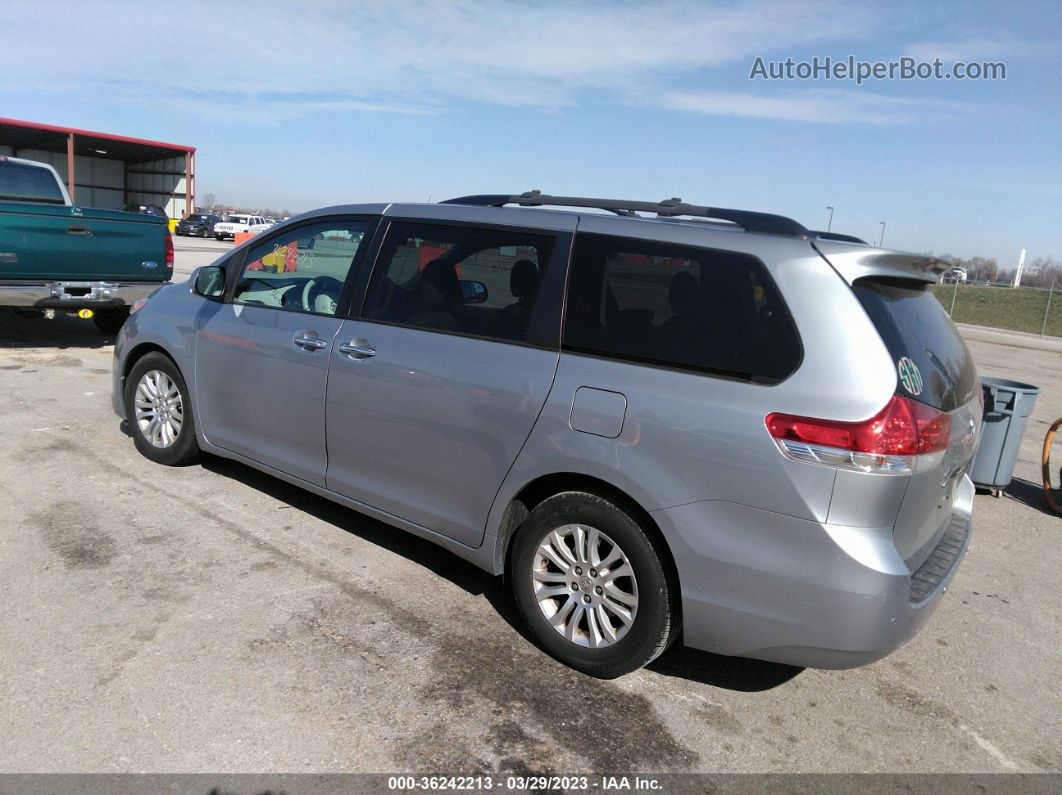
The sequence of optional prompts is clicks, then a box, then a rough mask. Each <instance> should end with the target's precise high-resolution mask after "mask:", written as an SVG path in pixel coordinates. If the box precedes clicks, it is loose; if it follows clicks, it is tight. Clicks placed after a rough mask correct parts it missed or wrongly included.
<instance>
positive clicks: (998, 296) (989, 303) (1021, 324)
mask: <svg viewBox="0 0 1062 795" xmlns="http://www.w3.org/2000/svg"><path fill="white" fill-rule="evenodd" d="M929 289H930V290H932V291H933V294H934V295H935V296H936V297H937V298H938V299H939V300H940V303H941V304H942V305H943V306H944V310H945V311H947V310H948V309H949V308H950V307H951V300H952V295H953V294H954V296H955V311H954V314H953V315H952V320H954V321H955V322H956V323H970V324H971V325H975V326H991V327H992V328H1002V329H1009V330H1011V331H1026V332H1029V333H1031V334H1039V333H1040V328H1041V326H1042V325H1043V322H1044V311H1045V310H1046V308H1047V294H1048V291H1047V290H1036V289H1033V288H1029V287H1019V288H1017V289H1014V288H1010V287H981V286H979V285H975V284H960V285H958V293H955V285H953V284H935V285H931V286H930V288H929ZM1045 333H1047V334H1049V335H1051V336H1053V337H1062V289H1058V290H1055V293H1054V296H1052V298H1051V315H1050V317H1048V319H1047V330H1046V332H1045Z"/></svg>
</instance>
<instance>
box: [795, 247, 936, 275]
mask: <svg viewBox="0 0 1062 795" xmlns="http://www.w3.org/2000/svg"><path fill="white" fill-rule="evenodd" d="M811 245H812V247H814V249H815V250H816V251H818V252H819V255H820V256H821V257H822V258H823V259H824V260H826V261H827V262H828V263H830V265H832V266H833V268H834V269H835V270H836V271H837V272H838V273H839V274H841V277H842V278H843V279H844V280H845V281H846V282H848V283H849V284H852V283H854V282H855V280H856V279H862V278H865V277H867V276H880V277H885V278H892V279H917V280H918V281H922V282H931V283H932V282H938V281H940V275H941V274H942V273H944V271H946V270H947V269H948V268H950V267H951V263H950V262H948V261H947V260H943V259H938V258H937V257H933V256H928V255H926V254H911V253H909V252H906V251H890V250H888V249H884V248H876V247H874V246H866V245H858V244H854V243H845V242H840V241H834V240H823V239H822V238H819V239H818V240H813V241H812V243H811Z"/></svg>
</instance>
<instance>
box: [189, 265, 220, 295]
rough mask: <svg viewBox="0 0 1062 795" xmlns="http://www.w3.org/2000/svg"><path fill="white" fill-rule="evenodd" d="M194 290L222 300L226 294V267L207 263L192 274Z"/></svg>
mask: <svg viewBox="0 0 1062 795" xmlns="http://www.w3.org/2000/svg"><path fill="white" fill-rule="evenodd" d="M192 292H193V293H195V294H196V295H201V296H203V297H204V298H209V299H210V300H212V301H220V300H222V298H223V297H224V296H225V269H224V268H222V267H220V266H218V265H206V266H204V267H202V268H199V269H198V270H196V272H195V273H193V274H192Z"/></svg>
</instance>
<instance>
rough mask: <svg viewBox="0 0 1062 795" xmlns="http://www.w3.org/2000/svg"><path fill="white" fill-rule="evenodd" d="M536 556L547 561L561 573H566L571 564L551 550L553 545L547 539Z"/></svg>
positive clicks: (554, 550)
mask: <svg viewBox="0 0 1062 795" xmlns="http://www.w3.org/2000/svg"><path fill="white" fill-rule="evenodd" d="M538 554H539V555H541V556H542V557H544V558H545V559H546V560H548V561H549V562H550V563H552V564H553V565H554V566H556V567H557V568H558V569H560V570H561V571H567V570H568V568H569V567H570V566H571V563H569V562H568V560H567V559H566V558H563V557H561V555H560V554H559V553H558V552H557V550H556V549H554V548H553V545H552V544H551V543H550V542H549V539H547V540H546V543H544V544H543V545H542V546H540V547H539V548H538Z"/></svg>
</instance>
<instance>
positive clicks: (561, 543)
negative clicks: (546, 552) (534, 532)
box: [549, 531, 578, 565]
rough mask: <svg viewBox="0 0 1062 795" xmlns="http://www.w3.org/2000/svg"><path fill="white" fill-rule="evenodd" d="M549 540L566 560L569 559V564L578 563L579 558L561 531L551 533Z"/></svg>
mask: <svg viewBox="0 0 1062 795" xmlns="http://www.w3.org/2000/svg"><path fill="white" fill-rule="evenodd" d="M549 542H550V543H551V544H552V545H553V548H554V549H556V550H557V552H559V553H560V554H561V555H562V556H563V557H564V559H565V560H566V561H568V564H569V565H571V564H572V563H578V559H577V558H576V556H575V554H574V553H573V552H572V551H571V549H569V548H568V544H567V543H566V542H565V540H564V538H563V537H562V536H561V534H560V533H558V532H556V531H554V532H553V533H551V534H550V537H549ZM577 549H578V548H577Z"/></svg>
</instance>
